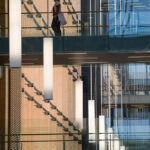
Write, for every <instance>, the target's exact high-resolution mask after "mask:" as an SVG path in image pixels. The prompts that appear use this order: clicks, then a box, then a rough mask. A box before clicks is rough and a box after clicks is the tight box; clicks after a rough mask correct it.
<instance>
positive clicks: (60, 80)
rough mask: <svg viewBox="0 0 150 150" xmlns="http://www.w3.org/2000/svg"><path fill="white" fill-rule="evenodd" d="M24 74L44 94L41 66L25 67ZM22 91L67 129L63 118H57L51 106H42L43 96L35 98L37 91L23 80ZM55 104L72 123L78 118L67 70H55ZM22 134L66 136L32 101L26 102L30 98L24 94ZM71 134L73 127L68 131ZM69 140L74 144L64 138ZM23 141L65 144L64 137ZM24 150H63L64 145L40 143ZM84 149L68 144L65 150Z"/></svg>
mask: <svg viewBox="0 0 150 150" xmlns="http://www.w3.org/2000/svg"><path fill="white" fill-rule="evenodd" d="M22 73H24V74H25V75H26V76H27V77H28V79H29V80H30V81H32V82H33V83H34V85H35V86H36V87H37V88H38V89H40V90H42V91H43V67H42V66H23V68H22ZM22 87H24V88H25V90H26V91H28V93H30V94H31V95H33V96H34V98H35V99H36V100H37V101H38V102H39V103H41V104H42V105H43V107H45V108H46V109H47V110H49V111H50V112H51V113H52V114H53V115H54V116H56V117H57V118H58V120H59V121H60V122H62V123H63V124H64V125H65V126H66V127H68V124H67V122H65V121H62V118H61V116H58V115H57V113H56V110H53V109H51V108H50V105H49V104H48V103H45V102H43V99H42V97H41V96H38V95H36V94H35V91H34V90H33V89H32V88H31V87H28V86H27V85H26V82H25V81H24V79H22ZM52 102H53V103H54V104H55V105H56V106H57V107H58V109H59V110H60V111H62V112H63V113H64V115H66V116H67V117H68V118H69V119H70V120H71V121H72V122H74V120H75V118H74V115H75V102H74V82H73V81H72V77H71V76H69V75H68V70H67V68H65V67H62V66H54V98H53V100H52ZM21 116H22V134H37V133H41V134H44V133H45V134H47V133H64V131H63V130H62V128H61V127H58V126H57V125H56V122H55V121H51V119H50V117H49V116H47V115H44V111H43V110H42V109H40V108H37V107H36V105H35V104H34V102H33V101H29V100H27V96H26V95H25V94H23V93H22V114H21ZM69 130H70V131H72V132H75V131H73V130H72V127H69ZM65 139H66V140H69V139H70V140H72V139H73V138H72V137H69V136H68V135H67V136H65ZM23 140H62V136H60V135H59V136H35V137H34V136H26V137H24V138H23ZM22 147H23V150H26V149H28V150H30V149H32V150H35V149H36V150H40V149H49V148H53V149H54V150H56V149H59V150H63V143H62V142H43V143H42V142H41V143H36V142H35V143H23V144H22ZM80 148H81V145H78V144H77V142H66V150H71V149H73V150H76V149H80Z"/></svg>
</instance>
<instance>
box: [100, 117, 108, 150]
mask: <svg viewBox="0 0 150 150" xmlns="http://www.w3.org/2000/svg"><path fill="white" fill-rule="evenodd" d="M99 133H100V134H99V150H106V141H105V140H106V129H105V116H103V115H101V116H99Z"/></svg>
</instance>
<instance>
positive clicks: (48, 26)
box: [47, 0, 49, 36]
mask: <svg viewBox="0 0 150 150" xmlns="http://www.w3.org/2000/svg"><path fill="white" fill-rule="evenodd" d="M48 30H49V0H47V36H49V33H48Z"/></svg>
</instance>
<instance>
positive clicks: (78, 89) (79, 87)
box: [75, 79, 83, 130]
mask: <svg viewBox="0 0 150 150" xmlns="http://www.w3.org/2000/svg"><path fill="white" fill-rule="evenodd" d="M75 124H76V126H77V127H78V128H79V129H80V130H82V129H83V81H82V80H80V79H78V80H77V81H76V82H75Z"/></svg>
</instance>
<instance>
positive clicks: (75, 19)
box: [21, 0, 81, 36]
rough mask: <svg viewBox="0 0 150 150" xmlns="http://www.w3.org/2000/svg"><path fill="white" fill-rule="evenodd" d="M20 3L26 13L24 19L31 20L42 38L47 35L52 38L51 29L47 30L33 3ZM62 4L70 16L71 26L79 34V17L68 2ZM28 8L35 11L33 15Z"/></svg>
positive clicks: (31, 0) (47, 27)
mask: <svg viewBox="0 0 150 150" xmlns="http://www.w3.org/2000/svg"><path fill="white" fill-rule="evenodd" d="M21 2H22V5H23V7H24V8H25V10H26V12H27V15H26V17H27V18H29V19H32V21H33V23H34V25H35V26H36V29H37V30H40V31H41V33H42V35H43V36H47V34H49V35H50V36H54V34H53V31H52V29H51V28H49V25H48V24H47V23H46V21H45V19H44V17H43V15H42V14H41V13H40V12H39V10H38V8H37V7H36V5H35V4H34V1H33V0H26V1H25V0H21ZM62 4H63V5H65V6H66V7H67V10H68V14H69V15H71V18H72V24H74V25H76V28H77V32H80V31H81V30H79V27H78V26H79V24H81V20H79V15H78V14H77V13H76V11H75V8H74V7H73V4H72V2H71V1H70V0H68V1H66V0H64V1H63V3H62ZM28 6H32V9H33V10H34V11H35V13H33V12H32V10H30V9H29V7H28ZM44 29H47V33H46V32H45V31H44Z"/></svg>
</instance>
